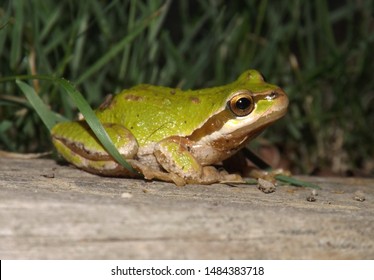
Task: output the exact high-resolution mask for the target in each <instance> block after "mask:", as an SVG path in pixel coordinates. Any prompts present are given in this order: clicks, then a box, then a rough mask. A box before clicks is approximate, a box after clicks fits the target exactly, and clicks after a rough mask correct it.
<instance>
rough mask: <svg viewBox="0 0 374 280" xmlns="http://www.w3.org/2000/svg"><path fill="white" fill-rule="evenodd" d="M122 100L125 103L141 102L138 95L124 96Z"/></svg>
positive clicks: (141, 98)
mask: <svg viewBox="0 0 374 280" xmlns="http://www.w3.org/2000/svg"><path fill="white" fill-rule="evenodd" d="M124 98H125V100H127V101H142V100H143V97H142V96H138V95H134V94H126V95H125V96H124Z"/></svg>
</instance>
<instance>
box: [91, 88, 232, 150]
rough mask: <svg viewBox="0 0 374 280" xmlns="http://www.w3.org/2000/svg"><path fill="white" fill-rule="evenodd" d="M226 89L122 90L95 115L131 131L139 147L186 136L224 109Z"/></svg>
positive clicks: (103, 120)
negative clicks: (174, 136)
mask: <svg viewBox="0 0 374 280" xmlns="http://www.w3.org/2000/svg"><path fill="white" fill-rule="evenodd" d="M225 91H227V89H226V87H216V88H210V89H203V90H195V91H193V90H188V91H182V90H180V89H174V88H168V87H161V86H153V85H147V84H141V85H138V86H135V87H133V88H130V89H126V90H123V91H122V92H121V93H119V94H117V95H116V96H114V98H113V99H112V100H111V101H110V102H108V103H107V104H106V105H105V106H104V108H99V109H98V110H97V111H96V113H97V115H98V117H99V119H100V120H101V121H102V122H109V123H118V124H122V125H123V126H125V127H126V128H127V129H129V130H130V131H131V132H132V133H133V134H134V136H135V137H136V139H137V140H138V141H139V142H140V144H146V143H147V142H157V141H160V140H161V139H164V138H165V137H168V136H172V135H179V136H186V135H189V134H191V133H192V132H193V131H194V130H195V129H196V128H198V127H200V126H201V125H202V124H203V123H204V122H205V121H206V119H207V117H209V116H211V115H212V114H214V112H217V111H219V110H222V108H224V107H225V104H226V99H227V93H226V92H225Z"/></svg>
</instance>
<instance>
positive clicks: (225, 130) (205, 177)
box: [52, 70, 288, 185]
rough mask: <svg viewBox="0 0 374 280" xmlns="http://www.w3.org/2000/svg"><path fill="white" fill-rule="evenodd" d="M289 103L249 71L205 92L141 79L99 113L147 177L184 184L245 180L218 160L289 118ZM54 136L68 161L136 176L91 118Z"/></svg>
mask: <svg viewBox="0 0 374 280" xmlns="http://www.w3.org/2000/svg"><path fill="white" fill-rule="evenodd" d="M238 96H240V97H244V99H242V100H241V101H243V100H244V101H245V102H244V104H242V105H240V104H239V103H238V104H239V105H238V106H239V107H238V108H237V107H236V106H237V103H236V101H235V102H232V101H231V100H237V99H240V98H238ZM230 102H231V103H230ZM231 104H232V105H231ZM246 106H247V107H246ZM287 106H288V99H287V96H286V95H285V93H284V92H283V91H282V90H281V89H280V88H279V87H277V86H275V85H271V84H268V83H266V82H264V80H263V78H262V76H261V75H260V74H259V73H258V72H257V71H255V70H248V71H246V72H244V73H243V74H242V75H240V77H239V78H238V79H237V80H236V81H234V82H232V83H230V84H228V85H225V86H220V87H214V88H207V89H200V90H188V91H182V90H180V89H173V88H168V87H161V86H152V85H145V84H141V85H138V86H135V87H133V88H130V89H127V90H124V91H122V92H121V93H119V94H117V95H116V96H115V97H113V98H111V99H110V100H106V101H105V102H104V103H103V104H102V105H101V106H100V107H99V108H98V109H97V110H96V111H95V113H96V116H97V117H98V119H99V120H100V121H101V122H102V124H103V125H104V127H105V128H106V130H107V132H108V134H109V136H110V137H111V139H112V141H113V142H114V144H115V146H116V147H117V148H118V149H119V151H120V153H121V154H122V155H123V156H124V157H125V158H126V159H127V161H128V162H129V163H130V164H131V165H132V166H133V167H134V168H135V169H137V170H138V171H139V172H140V173H142V174H143V175H144V177H145V178H147V179H153V178H155V179H159V180H163V181H171V182H174V183H175V184H177V185H184V184H186V183H202V184H211V183H215V182H222V181H240V180H242V179H241V177H240V176H238V175H231V174H226V173H224V174H223V173H222V172H218V171H217V170H216V169H215V168H213V167H212V166H211V165H212V164H215V163H219V162H220V161H222V160H224V159H226V158H228V157H230V156H231V155H233V154H234V153H236V152H237V151H238V150H239V149H240V148H242V147H243V146H244V145H245V144H246V143H247V142H248V141H249V140H251V139H253V138H254V137H255V136H256V135H258V133H259V132H261V131H262V130H263V129H264V128H266V127H267V126H268V125H270V124H271V123H273V122H274V121H276V120H277V119H279V118H281V117H282V116H283V115H284V114H285V113H286V110H287ZM52 140H53V143H54V145H55V146H56V148H57V150H58V152H59V153H60V154H61V155H62V156H63V157H64V158H65V159H66V160H67V161H69V162H71V163H72V164H74V165H76V166H77V167H79V168H82V169H84V170H86V171H89V172H92V173H96V174H100V175H106V176H123V177H134V176H136V174H132V173H131V172H129V171H127V170H126V169H124V168H123V167H121V166H120V165H119V164H117V163H116V162H115V161H114V160H113V159H112V158H111V157H110V156H109V155H108V154H107V152H106V151H105V149H104V148H103V147H102V145H101V144H100V143H99V142H98V140H97V139H96V137H95V136H94V135H93V133H92V132H91V131H90V129H89V128H88V126H87V124H86V123H85V121H84V120H82V121H76V122H64V123H59V124H57V125H56V126H55V127H54V128H53V129H52Z"/></svg>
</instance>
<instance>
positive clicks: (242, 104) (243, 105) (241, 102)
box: [236, 97, 251, 110]
mask: <svg viewBox="0 0 374 280" xmlns="http://www.w3.org/2000/svg"><path fill="white" fill-rule="evenodd" d="M250 106H251V101H250V100H249V99H248V98H244V97H242V98H240V99H238V101H236V107H237V108H238V109H240V110H245V109H247V108H248V107H250Z"/></svg>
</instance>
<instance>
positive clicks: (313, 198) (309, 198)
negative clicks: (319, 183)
mask: <svg viewBox="0 0 374 280" xmlns="http://www.w3.org/2000/svg"><path fill="white" fill-rule="evenodd" d="M317 195H318V193H317V191H316V190H312V192H311V193H310V195H308V196H307V198H306V200H307V201H309V202H314V201H316V200H317V198H316V196H317Z"/></svg>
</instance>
